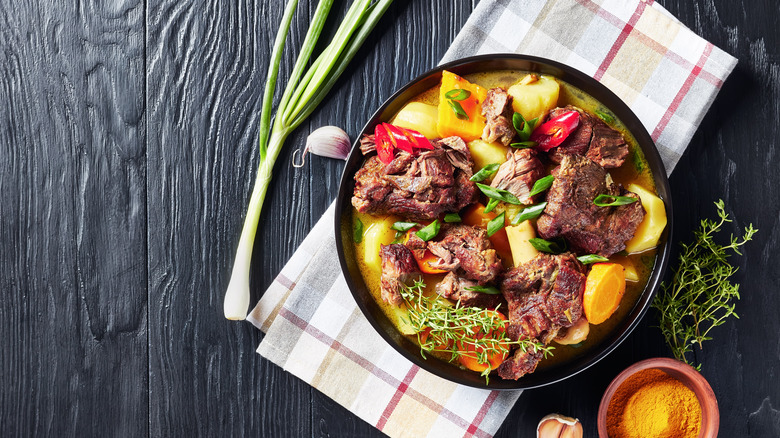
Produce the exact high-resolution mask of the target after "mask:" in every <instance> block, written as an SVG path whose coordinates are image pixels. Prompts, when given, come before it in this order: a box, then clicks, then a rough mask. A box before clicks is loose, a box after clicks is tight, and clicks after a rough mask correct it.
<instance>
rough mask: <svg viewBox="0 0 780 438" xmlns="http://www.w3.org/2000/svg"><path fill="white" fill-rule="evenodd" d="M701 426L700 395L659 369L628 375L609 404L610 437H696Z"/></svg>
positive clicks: (608, 427) (608, 430) (608, 432)
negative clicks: (698, 396) (697, 395)
mask: <svg viewBox="0 0 780 438" xmlns="http://www.w3.org/2000/svg"><path fill="white" fill-rule="evenodd" d="M700 429H701V406H700V405H699V401H698V400H697V399H696V395H695V394H694V393H693V391H691V390H690V389H689V388H688V387H687V386H685V385H683V384H682V383H681V382H680V381H679V380H677V379H675V378H673V377H671V376H669V375H668V374H666V373H665V372H663V371H661V370H658V369H647V370H642V371H640V372H638V373H636V374H634V375H633V376H631V377H629V378H628V379H626V381H625V382H623V384H621V385H620V387H618V389H617V391H615V394H614V395H613V396H612V400H611V401H610V403H609V406H608V407H607V434H608V435H609V437H610V438H651V437H652V438H696V437H698V436H699V430H700Z"/></svg>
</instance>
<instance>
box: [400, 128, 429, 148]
mask: <svg viewBox="0 0 780 438" xmlns="http://www.w3.org/2000/svg"><path fill="white" fill-rule="evenodd" d="M401 129H403V130H404V131H405V132H406V137H407V138H409V140H410V141H411V142H412V144H413V145H414V148H415V149H427V150H429V151H430V150H433V145H432V144H431V142H430V141H429V140H428V139H427V138H426V137H425V136H424V135H422V134H420V133H419V132H417V131H415V130H414V129H407V128H401Z"/></svg>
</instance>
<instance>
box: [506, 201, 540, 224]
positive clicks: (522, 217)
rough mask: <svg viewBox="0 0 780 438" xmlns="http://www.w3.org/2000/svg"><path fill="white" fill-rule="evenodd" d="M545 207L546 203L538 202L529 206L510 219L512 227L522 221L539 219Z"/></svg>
mask: <svg viewBox="0 0 780 438" xmlns="http://www.w3.org/2000/svg"><path fill="white" fill-rule="evenodd" d="M545 207H547V202H540V203H538V204H533V205H529V206H528V207H526V208H524V209H522V210H521V211H520V213H517V214H516V215H515V217H513V218H512V225H519V224H521V223H522V222H523V221H527V220H529V219H535V218H537V217H539V216H540V215H541V214H542V212H543V211H544V208H545Z"/></svg>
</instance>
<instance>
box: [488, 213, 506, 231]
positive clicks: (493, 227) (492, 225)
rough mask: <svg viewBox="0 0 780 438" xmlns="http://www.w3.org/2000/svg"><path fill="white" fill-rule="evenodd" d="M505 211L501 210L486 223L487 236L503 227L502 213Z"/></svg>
mask: <svg viewBox="0 0 780 438" xmlns="http://www.w3.org/2000/svg"><path fill="white" fill-rule="evenodd" d="M505 214H506V212H503V211H502V212H501V214H499V215H498V216H496V217H495V219H493V220H491V221H490V222H488V225H487V235H488V237H490V236H492V235H494V234H496V233H497V232H498V230H500V229H502V228H504V215H505Z"/></svg>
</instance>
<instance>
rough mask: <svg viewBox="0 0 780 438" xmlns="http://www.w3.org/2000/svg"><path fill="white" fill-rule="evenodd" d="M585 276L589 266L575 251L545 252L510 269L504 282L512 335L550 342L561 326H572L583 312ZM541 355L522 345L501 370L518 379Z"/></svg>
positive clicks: (513, 337)
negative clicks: (558, 253) (523, 348)
mask: <svg viewBox="0 0 780 438" xmlns="http://www.w3.org/2000/svg"><path fill="white" fill-rule="evenodd" d="M585 279H586V276H585V267H584V266H583V265H582V263H580V262H579V261H578V260H577V258H576V257H575V256H574V254H572V253H564V254H560V255H550V254H544V253H542V254H539V255H538V256H536V257H535V258H534V259H532V260H530V261H529V262H527V263H524V264H522V265H520V266H518V267H516V268H513V269H511V270H509V271H508V272H507V273H506V274H505V275H504V279H503V281H502V283H501V293H502V294H503V296H504V298H505V299H506V301H507V303H508V307H509V315H508V316H509V326H508V327H507V335H508V336H509V338H510V339H512V340H517V339H529V340H537V341H540V342H542V343H544V344H547V343H549V342H550V341H552V339H553V338H555V336H556V334H557V333H558V331H559V330H560V329H561V328H566V327H571V326H572V325H573V324H574V323H575V322H576V321H577V320H579V319H580V317H581V316H582V296H583V293H584V291H585ZM541 357H542V356H541V352H535V351H529V349H526V351H523V350H522V349H518V350H516V351H515V353H514V354H513V355H512V356H511V357H510V358H508V359H507V360H506V361H504V364H502V365H501V366H500V367H499V369H498V373H499V375H500V376H501V377H503V378H505V379H518V378H520V377H522V376H523V375H525V374H527V373H529V372H532V371H533V370H534V369H535V368H536V364H537V363H538V362H539V360H541Z"/></svg>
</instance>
